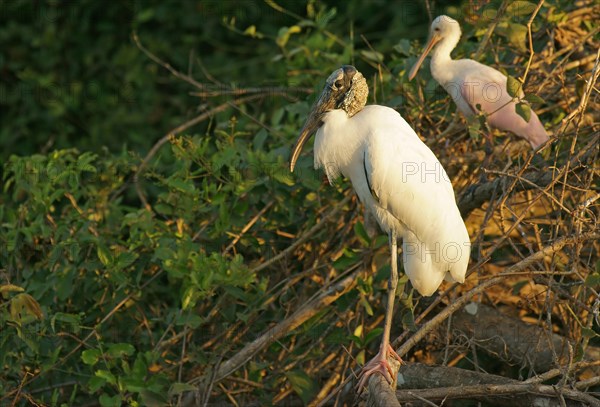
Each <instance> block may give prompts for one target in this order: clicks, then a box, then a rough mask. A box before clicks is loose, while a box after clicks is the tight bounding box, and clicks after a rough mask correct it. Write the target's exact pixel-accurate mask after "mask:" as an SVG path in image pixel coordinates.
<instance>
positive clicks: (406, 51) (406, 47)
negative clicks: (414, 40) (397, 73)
mask: <svg viewBox="0 0 600 407" xmlns="http://www.w3.org/2000/svg"><path fill="white" fill-rule="evenodd" d="M394 50H395V51H396V52H398V53H399V54H401V55H404V56H406V57H407V56H410V50H411V46H410V41H409V40H407V39H406V38H403V39H401V40H400V41H399V42H398V44H396V45H394Z"/></svg>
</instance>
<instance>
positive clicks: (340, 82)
mask: <svg viewBox="0 0 600 407" xmlns="http://www.w3.org/2000/svg"><path fill="white" fill-rule="evenodd" d="M343 84H344V82H342V80H341V79H338V80H337V81H335V82H334V83H333V85H334V86H335V88H336V89H340V88H341V87H342V85H343Z"/></svg>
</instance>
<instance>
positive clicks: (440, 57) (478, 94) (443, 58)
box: [408, 15, 548, 149]
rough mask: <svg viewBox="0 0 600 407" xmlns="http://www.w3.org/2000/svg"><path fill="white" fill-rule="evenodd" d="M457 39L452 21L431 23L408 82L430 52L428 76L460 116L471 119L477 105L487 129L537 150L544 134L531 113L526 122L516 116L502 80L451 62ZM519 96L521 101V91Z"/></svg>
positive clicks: (466, 62) (490, 71) (483, 68)
mask: <svg viewBox="0 0 600 407" xmlns="http://www.w3.org/2000/svg"><path fill="white" fill-rule="evenodd" d="M460 36H461V31H460V25H459V24H458V22H457V21H456V20H454V19H453V18H451V17H448V16H444V15H442V16H439V17H437V18H436V19H435V20H433V22H432V23H431V28H430V30H429V41H428V42H427V45H426V46H425V49H424V51H423V53H422V54H421V56H420V57H419V59H418V60H417V62H416V63H415V65H414V66H413V67H412V69H411V70H410V73H409V75H408V78H409V80H412V79H413V78H414V77H415V76H416V74H417V71H418V70H419V67H420V66H421V64H422V63H423V61H424V60H425V57H426V56H427V54H428V53H429V52H430V51H431V64H430V68H431V75H432V76H433V79H435V80H436V81H437V82H438V83H439V84H440V85H442V87H443V88H444V89H445V90H446V92H448V94H449V95H450V96H451V97H452V99H453V100H454V103H456V106H458V110H460V111H461V112H462V114H464V115H465V116H467V117H469V116H473V115H474V114H476V113H477V112H478V105H479V108H480V109H481V112H483V113H485V114H486V116H487V121H488V124H489V125H490V126H491V127H495V128H498V129H500V130H505V131H510V132H512V133H514V134H516V135H517V136H519V137H522V138H524V139H525V140H527V141H529V144H531V147H532V148H533V149H537V148H538V147H539V146H540V145H542V144H543V143H545V142H546V141H547V140H548V133H547V132H546V130H545V129H544V126H543V125H542V123H541V122H540V119H539V118H538V116H537V115H536V114H535V112H534V111H533V110H532V111H531V116H530V118H529V122H527V121H525V119H523V118H522V117H521V116H519V115H518V114H517V112H516V110H515V105H516V101H515V100H513V98H512V96H510V94H509V93H508V91H507V88H506V83H507V78H506V76H504V75H503V74H502V73H501V72H499V71H497V70H495V69H494V68H491V67H489V66H487V65H483V64H481V63H479V62H477V61H474V60H472V59H467V58H465V59H457V60H454V59H452V57H451V56H450V53H451V52H452V50H453V49H454V48H455V47H456V44H458V41H459V40H460ZM519 94H520V96H521V97H523V91H522V90H521V91H520V92H519ZM523 103H527V102H523Z"/></svg>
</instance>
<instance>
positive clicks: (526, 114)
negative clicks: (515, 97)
mask: <svg viewBox="0 0 600 407" xmlns="http://www.w3.org/2000/svg"><path fill="white" fill-rule="evenodd" d="M515 110H516V112H517V114H518V115H519V116H521V117H522V118H523V120H525V121H526V122H527V123H529V119H530V118H531V107H529V105H528V104H527V103H525V102H520V103H517V105H516V106H515Z"/></svg>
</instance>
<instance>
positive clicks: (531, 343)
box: [452, 303, 600, 372]
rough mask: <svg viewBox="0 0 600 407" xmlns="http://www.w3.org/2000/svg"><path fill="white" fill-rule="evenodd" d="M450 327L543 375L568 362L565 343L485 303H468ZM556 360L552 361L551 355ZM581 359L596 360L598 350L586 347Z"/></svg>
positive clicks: (566, 342) (511, 361)
mask: <svg viewBox="0 0 600 407" xmlns="http://www.w3.org/2000/svg"><path fill="white" fill-rule="evenodd" d="M452 328H453V330H454V331H459V332H460V333H462V334H463V335H465V336H466V337H468V338H469V340H470V342H471V343H474V344H475V345H477V346H478V347H481V348H482V349H484V350H486V351H487V352H489V353H491V354H493V355H496V356H498V357H499V358H500V359H502V360H505V361H507V362H508V363H511V364H517V365H526V366H530V367H531V368H532V369H533V370H534V371H536V372H545V371H548V370H550V369H552V368H553V367H555V366H556V365H557V363H558V364H559V365H563V364H565V363H566V362H567V361H568V358H569V355H568V353H569V352H568V344H569V340H568V339H567V338H565V337H563V336H560V335H557V334H555V333H552V332H549V331H548V329H544V328H541V327H539V326H536V325H532V324H527V323H525V322H523V321H521V320H519V319H516V318H511V317H509V316H507V315H504V314H502V313H501V312H499V311H498V310H496V309H495V308H493V307H490V306H488V305H485V304H475V303H472V304H470V306H469V307H466V308H465V309H463V310H461V311H459V312H457V313H456V314H454V317H453V318H452ZM555 354H556V357H557V358H558V359H557V360H555V357H554V355H555ZM584 357H585V359H587V360H598V359H600V349H598V348H595V347H593V346H588V347H587V349H586V352H585V356H584Z"/></svg>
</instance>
